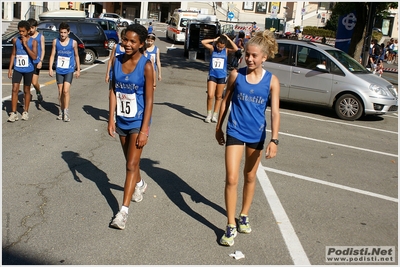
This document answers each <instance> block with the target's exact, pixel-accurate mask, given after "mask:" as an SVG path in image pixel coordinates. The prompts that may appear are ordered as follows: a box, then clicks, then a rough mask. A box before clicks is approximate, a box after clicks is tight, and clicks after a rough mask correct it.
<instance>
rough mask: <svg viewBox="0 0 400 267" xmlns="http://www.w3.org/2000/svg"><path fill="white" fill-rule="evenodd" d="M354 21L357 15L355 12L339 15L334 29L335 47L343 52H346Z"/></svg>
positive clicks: (354, 24)
mask: <svg viewBox="0 0 400 267" xmlns="http://www.w3.org/2000/svg"><path fill="white" fill-rule="evenodd" d="M356 22H357V17H356V15H355V12H353V13H350V14H347V15H344V16H340V17H339V23H338V27H337V30H336V41H335V47H336V48H339V49H340V50H342V51H343V52H346V53H347V51H348V50H349V46H350V41H351V37H352V36H353V32H354V27H355V26H356Z"/></svg>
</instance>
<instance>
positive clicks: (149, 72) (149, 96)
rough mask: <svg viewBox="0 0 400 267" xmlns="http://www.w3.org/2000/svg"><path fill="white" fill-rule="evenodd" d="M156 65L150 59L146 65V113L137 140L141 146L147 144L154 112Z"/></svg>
mask: <svg viewBox="0 0 400 267" xmlns="http://www.w3.org/2000/svg"><path fill="white" fill-rule="evenodd" d="M153 74H154V67H153V64H152V63H151V61H148V62H147V63H146V65H145V67H144V77H145V92H144V113H143V122H142V127H141V128H140V132H139V135H138V138H137V140H136V145H137V146H138V147H139V148H141V147H144V146H145V145H146V144H147V139H148V138H149V130H150V129H149V127H150V119H151V114H152V112H153V96H154V89H153V85H154V76H153Z"/></svg>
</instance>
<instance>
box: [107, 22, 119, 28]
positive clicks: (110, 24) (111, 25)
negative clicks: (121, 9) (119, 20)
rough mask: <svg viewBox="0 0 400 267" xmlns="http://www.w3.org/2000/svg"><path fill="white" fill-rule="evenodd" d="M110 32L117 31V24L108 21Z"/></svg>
mask: <svg viewBox="0 0 400 267" xmlns="http://www.w3.org/2000/svg"><path fill="white" fill-rule="evenodd" d="M108 25H109V29H110V30H117V24H116V23H115V22H114V21H108Z"/></svg>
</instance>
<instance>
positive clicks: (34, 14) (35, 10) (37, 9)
mask: <svg viewBox="0 0 400 267" xmlns="http://www.w3.org/2000/svg"><path fill="white" fill-rule="evenodd" d="M47 11H49V9H48V8H47V7H43V6H37V5H31V6H30V7H29V9H28V11H26V13H25V16H24V17H25V20H28V19H30V18H33V19H36V20H39V14H42V13H43V12H47Z"/></svg>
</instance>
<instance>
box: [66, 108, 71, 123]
mask: <svg viewBox="0 0 400 267" xmlns="http://www.w3.org/2000/svg"><path fill="white" fill-rule="evenodd" d="M64 121H65V122H69V121H71V119H70V118H69V114H68V112H67V111H65V112H64Z"/></svg>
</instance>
